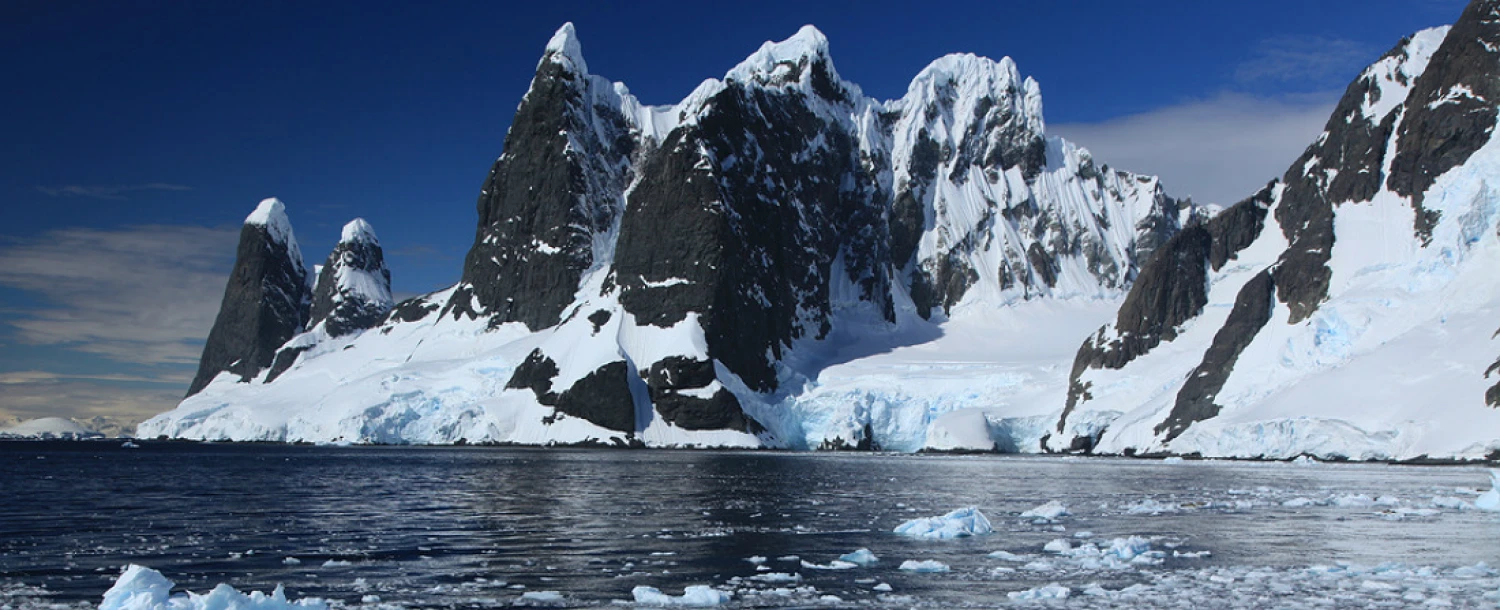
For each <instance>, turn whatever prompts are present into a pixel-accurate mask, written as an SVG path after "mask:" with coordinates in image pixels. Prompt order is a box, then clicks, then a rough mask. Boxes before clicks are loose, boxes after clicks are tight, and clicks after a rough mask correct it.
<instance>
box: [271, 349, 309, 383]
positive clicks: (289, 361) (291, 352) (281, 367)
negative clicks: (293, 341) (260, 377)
mask: <svg viewBox="0 0 1500 610" xmlns="http://www.w3.org/2000/svg"><path fill="white" fill-rule="evenodd" d="M309 349H311V348H310V347H302V346H298V347H284V348H281V350H279V351H277V352H276V358H275V359H274V360H272V361H271V370H270V371H267V372H266V383H271V382H272V381H276V378H277V377H280V376H281V374H282V373H285V372H287V371H288V370H291V368H292V365H293V364H296V363H297V357H298V356H301V355H302V352H305V351H307V350H309Z"/></svg>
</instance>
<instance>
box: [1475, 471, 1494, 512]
mask: <svg viewBox="0 0 1500 610" xmlns="http://www.w3.org/2000/svg"><path fill="white" fill-rule="evenodd" d="M1474 508H1477V509H1479V510H1489V511H1500V470H1497V469H1493V468H1492V469H1490V490H1489V491H1486V492H1484V493H1482V494H1479V497H1478V498H1477V499H1475V500H1474Z"/></svg>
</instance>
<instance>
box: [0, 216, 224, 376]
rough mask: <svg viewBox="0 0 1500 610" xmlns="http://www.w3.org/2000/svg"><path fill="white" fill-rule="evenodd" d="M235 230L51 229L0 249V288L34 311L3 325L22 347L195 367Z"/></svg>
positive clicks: (15, 310) (21, 311) (23, 310)
mask: <svg viewBox="0 0 1500 610" xmlns="http://www.w3.org/2000/svg"><path fill="white" fill-rule="evenodd" d="M237 238H238V233H237V232H235V231H230V230H223V229H208V228H203V227H186V226H142V227H126V228H122V229H112V230H101V229H81V228H78V229H60V230H55V231H49V232H47V233H45V234H43V235H41V236H39V237H36V238H29V239H24V240H17V241H12V242H11V243H9V244H5V245H0V285H4V286H9V287H12V288H17V289H20V290H23V291H28V292H31V293H34V294H36V295H38V296H40V297H42V299H43V300H45V301H46V302H47V304H46V306H41V307H24V306H20V307H17V306H14V305H12V306H11V307H10V313H9V314H8V315H7V318H8V319H7V320H6V321H5V323H7V324H9V325H10V326H12V327H14V328H15V330H16V338H17V339H18V340H19V341H20V342H21V343H25V344H30V345H55V346H62V347H65V348H68V349H74V350H78V351H82V352H86V353H90V354H97V355H101V356H104V357H106V358H110V359H112V360H116V361H119V362H126V363H131V364H143V365H163V364H178V365H187V364H196V363H197V361H198V356H199V350H200V349H201V345H202V341H203V339H204V338H205V337H206V336H207V335H208V330H209V328H210V327H211V326H212V325H213V321H214V316H215V315H216V314H217V312H218V307H219V301H220V299H221V297H222V295H223V291H224V284H225V282H226V281H227V279H228V275H229V270H230V267H231V266H232V264H233V257H234V251H235V243H236V239H237Z"/></svg>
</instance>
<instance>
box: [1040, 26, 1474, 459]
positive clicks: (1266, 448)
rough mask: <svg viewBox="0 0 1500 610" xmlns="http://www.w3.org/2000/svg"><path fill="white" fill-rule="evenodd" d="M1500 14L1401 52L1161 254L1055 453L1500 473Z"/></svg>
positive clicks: (1054, 438) (1077, 380)
mask: <svg viewBox="0 0 1500 610" xmlns="http://www.w3.org/2000/svg"><path fill="white" fill-rule="evenodd" d="M1497 102H1500V2H1496V1H1494V0H1476V1H1475V2H1473V3H1471V4H1470V5H1469V6H1468V8H1467V9H1466V10H1465V11H1464V13H1463V15H1462V17H1461V18H1460V19H1459V21H1458V22H1457V23H1456V24H1454V25H1453V26H1452V27H1451V28H1449V27H1443V28H1435V29H1431V30H1426V31H1423V32H1420V33H1418V34H1416V35H1414V36H1412V37H1410V38H1409V39H1406V40H1403V41H1402V42H1401V43H1400V44H1398V45H1397V46H1396V47H1395V48H1394V49H1392V50H1391V51H1390V52H1389V53H1387V54H1386V55H1385V56H1384V57H1382V58H1380V60H1379V61H1377V62H1375V63H1374V64H1373V65H1371V66H1370V67H1369V68H1367V69H1366V70H1365V71H1364V72H1363V73H1362V74H1360V76H1359V77H1358V78H1357V79H1356V80H1355V81H1354V83H1353V84H1351V85H1350V86H1349V88H1348V90H1347V91H1346V92H1345V94H1344V97H1343V99H1342V100H1341V101H1340V103H1339V105H1338V107H1337V108H1336V109H1335V111H1334V113H1333V116H1332V117H1330V118H1329V120H1328V123H1327V126H1326V127H1325V131H1324V132H1323V134H1322V135H1321V136H1319V137H1318V139H1317V140H1316V141H1315V142H1313V144H1312V145H1311V146H1309V147H1308V148H1307V150H1306V152H1304V153H1303V154H1302V156H1301V157H1300V158H1299V159H1297V160H1296V162H1295V163H1293V164H1292V166H1291V167H1290V168H1289V169H1288V170H1287V172H1286V174H1285V176H1283V177H1282V178H1281V179H1280V180H1278V181H1275V182H1273V183H1272V184H1270V185H1268V186H1267V187H1266V188H1265V189H1264V190H1262V191H1261V192H1260V193H1258V194H1256V195H1255V196H1253V197H1251V198H1249V199H1247V200H1245V201H1243V202H1240V203H1239V204H1237V205H1235V206H1233V207H1231V208H1229V209H1227V210H1225V211H1224V212H1223V213H1222V214H1219V215H1218V216H1216V217H1215V218H1213V219H1212V220H1209V221H1207V222H1205V223H1202V224H1201V225H1199V226H1194V227H1190V228H1188V229H1186V230H1184V231H1182V232H1181V233H1180V234H1179V235H1177V236H1176V237H1175V238H1173V239H1172V240H1171V241H1169V242H1167V244H1166V245H1165V246H1163V247H1162V248H1161V252H1160V253H1159V254H1158V256H1156V257H1154V258H1153V259H1152V261H1151V262H1150V263H1149V264H1148V265H1146V266H1145V267H1144V268H1143V269H1142V271H1141V274H1140V278H1139V281H1138V282H1137V283H1136V284H1135V286H1134V287H1133V288H1132V289H1131V291H1130V294H1129V296H1128V297H1127V298H1126V300H1125V302H1124V304H1123V305H1122V307H1121V308H1120V310H1119V312H1118V315H1117V318H1116V320H1115V321H1114V322H1113V323H1109V324H1106V325H1104V326H1103V327H1102V328H1100V329H1099V330H1098V331H1097V332H1096V333H1094V334H1093V336H1092V337H1090V338H1089V339H1088V340H1086V341H1085V342H1084V344H1083V346H1082V348H1081V349H1079V351H1078V354H1077V358H1076V360H1075V363H1074V366H1073V371H1072V375H1071V382H1070V392H1069V396H1068V400H1067V404H1066V410H1065V411H1064V413H1063V416H1062V417H1061V418H1060V420H1059V421H1058V422H1057V426H1056V428H1055V430H1054V431H1053V434H1052V435H1051V436H1050V438H1049V439H1048V441H1047V446H1048V447H1049V448H1051V449H1053V450H1074V451H1094V452H1104V453H1136V452H1141V453H1158V452H1161V453H1178V454H1189V453H1199V454H1203V455H1210V456H1243V457H1289V456H1295V455H1298V454H1312V455H1318V456H1342V457H1348V458H1353V459H1403V458H1416V457H1420V456H1430V457H1459V458H1483V457H1485V456H1487V455H1488V456H1492V458H1493V456H1497V455H1500V408H1497V407H1500V380H1497V379H1495V378H1493V377H1492V375H1493V373H1494V371H1495V369H1496V368H1500V367H1497V366H1495V364H1494V363H1495V362H1496V358H1495V357H1496V355H1497V354H1500V343H1496V342H1495V341H1494V340H1493V338H1494V336H1495V334H1496V330H1495V329H1496V328H1500V276H1497V275H1496V273H1495V270H1496V269H1500V234H1497V230H1500V143H1497V142H1495V141H1494V139H1493V137H1492V136H1493V134H1494V131H1495V123H1496V117H1497V114H1500V113H1497Z"/></svg>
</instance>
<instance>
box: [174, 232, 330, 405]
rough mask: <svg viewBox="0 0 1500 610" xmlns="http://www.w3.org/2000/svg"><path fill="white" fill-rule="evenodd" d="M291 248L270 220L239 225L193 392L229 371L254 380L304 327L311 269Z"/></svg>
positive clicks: (193, 385) (190, 386)
mask: <svg viewBox="0 0 1500 610" xmlns="http://www.w3.org/2000/svg"><path fill="white" fill-rule="evenodd" d="M277 205H278V206H279V205H280V204H277ZM283 218H284V217H283ZM292 252H293V251H292V250H290V249H289V248H288V245H287V244H286V243H282V242H281V241H278V240H277V239H276V238H275V237H274V236H273V235H272V232H271V231H270V230H268V228H267V227H266V226H265V225H260V224H250V223H247V224H245V226H244V227H243V228H242V229H240V244H239V248H238V249H237V251H236V253H235V263H234V271H233V272H232V273H230V276H229V284H228V286H226V287H225V288H224V300H223V301H222V303H221V304H220V305H219V315H218V317H217V318H215V319H214V326H213V329H212V330H210V331H209V333H208V342H207V343H206V344H205V345H204V346H203V357H202V359H201V360H200V361H199V364H198V373H197V375H195V376H194V377H193V382H192V384H191V385H189V386H188V392H187V395H188V396H192V395H194V394H197V393H198V392H199V391H201V390H202V389H203V388H204V387H205V386H207V385H208V383H209V382H210V381H213V378H214V376H216V375H218V374H219V373H221V372H224V371H228V372H230V373H233V374H235V375H238V376H240V379H241V380H242V381H250V380H251V379H253V378H255V376H256V375H258V374H260V371H262V370H264V369H265V368H266V367H269V366H271V365H272V363H273V362H274V360H275V358H276V351H277V348H280V347H281V345H282V344H283V343H286V342H287V340H288V339H291V338H292V337H293V336H294V335H296V334H297V333H299V332H302V329H303V328H304V327H305V326H306V323H307V311H308V302H309V300H310V298H311V295H310V291H309V289H308V286H307V270H306V268H305V267H304V266H303V262H302V261H301V260H293V255H292ZM298 257H299V258H300V255H299V256H298Z"/></svg>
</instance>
